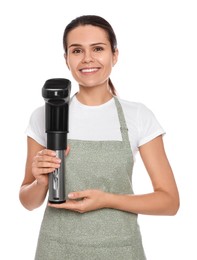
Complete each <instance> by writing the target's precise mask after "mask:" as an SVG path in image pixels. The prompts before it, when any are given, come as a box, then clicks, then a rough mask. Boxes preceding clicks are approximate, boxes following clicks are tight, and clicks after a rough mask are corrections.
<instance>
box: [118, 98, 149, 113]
mask: <svg viewBox="0 0 197 260" xmlns="http://www.w3.org/2000/svg"><path fill="white" fill-rule="evenodd" d="M118 100H119V102H120V104H121V106H122V109H123V112H124V113H125V116H127V115H130V116H131V115H132V116H134V117H147V116H149V115H150V116H152V115H153V112H152V111H151V110H150V108H148V107H147V106H146V105H145V104H143V103H140V102H134V101H128V100H124V99H121V98H118Z"/></svg>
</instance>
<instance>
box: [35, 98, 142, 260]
mask: <svg viewBox="0 0 197 260" xmlns="http://www.w3.org/2000/svg"><path fill="white" fill-rule="evenodd" d="M114 100H115V105H116V108H117V113H118V116H119V122H120V131H121V135H122V141H83V140H68V145H69V146H70V147H71V150H70V153H69V155H68V156H67V158H66V193H67V194H68V193H70V192H73V191H82V190H87V189H100V190H103V191H105V192H110V193H117V194H133V189H132V183H131V175H132V170H133V156H132V151H131V147H130V141H129V137H128V129H127V126H126V122H125V118H124V114H123V111H122V107H121V105H120V103H119V101H118V99H117V98H116V97H114ZM111 259H113V260H120V259H122V260H145V259H146V257H145V254H144V250H143V246H142V239H141V233H140V230H139V226H138V222H137V215H136V214H132V213H128V212H124V211H120V210H116V209H99V210H96V211H91V212H87V213H83V214H81V213H78V212H72V211H69V210H64V209H54V208H50V207H47V208H46V210H45V214H44V218H43V221H42V225H41V229H40V234H39V239H38V244H37V250H36V256H35V260H111Z"/></svg>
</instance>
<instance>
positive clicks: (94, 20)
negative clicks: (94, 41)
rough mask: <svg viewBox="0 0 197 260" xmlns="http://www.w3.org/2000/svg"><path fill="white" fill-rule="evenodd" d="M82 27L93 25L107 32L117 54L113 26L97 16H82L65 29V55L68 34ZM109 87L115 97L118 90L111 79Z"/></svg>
mask: <svg viewBox="0 0 197 260" xmlns="http://www.w3.org/2000/svg"><path fill="white" fill-rule="evenodd" d="M80 25H93V26H97V27H100V28H102V29H104V30H105V32H106V33H107V35H108V39H109V42H110V45H111V50H112V52H113V53H115V51H116V48H117V40H116V35H115V33H114V30H113V28H112V26H111V25H110V24H109V23H108V22H107V21H106V20H105V19H104V18H102V17H100V16H97V15H82V16H79V17H77V18H75V19H74V20H72V21H71V22H70V23H69V24H68V25H67V26H66V28H65V30H64V35H63V46H64V50H65V53H66V54H67V36H68V33H69V32H70V31H72V30H73V29H75V28H76V27H78V26H80ZM109 86H110V89H111V92H112V94H113V95H116V89H115V87H114V85H113V83H112V81H111V79H110V78H109Z"/></svg>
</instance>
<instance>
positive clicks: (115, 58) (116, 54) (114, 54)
mask: <svg viewBox="0 0 197 260" xmlns="http://www.w3.org/2000/svg"><path fill="white" fill-rule="evenodd" d="M118 54H119V51H118V49H117V48H116V50H115V52H114V53H113V66H114V65H115V64H116V62H117V61H118Z"/></svg>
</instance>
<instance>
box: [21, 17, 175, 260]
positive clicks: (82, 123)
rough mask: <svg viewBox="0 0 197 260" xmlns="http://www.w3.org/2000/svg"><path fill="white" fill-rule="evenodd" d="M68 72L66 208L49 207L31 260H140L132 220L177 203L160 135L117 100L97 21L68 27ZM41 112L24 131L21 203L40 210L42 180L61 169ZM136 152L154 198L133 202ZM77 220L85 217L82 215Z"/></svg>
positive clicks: (104, 30)
mask: <svg viewBox="0 0 197 260" xmlns="http://www.w3.org/2000/svg"><path fill="white" fill-rule="evenodd" d="M63 44H64V49H65V60H66V64H67V66H68V68H69V70H70V71H71V73H72V75H73V77H74V79H75V80H76V81H77V82H78V84H79V91H78V93H76V95H74V96H73V98H72V99H71V102H70V115H69V118H70V122H69V134H68V139H69V140H68V144H69V149H67V151H66V156H67V158H66V174H67V176H66V191H67V198H68V199H67V201H66V202H65V203H62V204H48V206H47V207H46V211H45V214H44V218H43V221H42V225H41V230H40V235H39V239H38V245H37V250H36V256H35V259H37V260H38V259H39V260H45V259H46V260H49V259H53V260H55V259H58V260H59V259H60V260H61V259H77V260H78V259H80V260H81V259H88V260H89V259H103V260H107V259H125V260H127V259H128V260H129V259H131V260H144V259H146V257H145V253H144V249H143V244H142V239H141V233H140V229H139V226H138V222H137V215H138V214H147V215H175V214H176V213H177V210H178V208H179V195H178V190H177V187H176V183H175V179H174V177H173V172H172V169H171V167H170V164H169V162H168V159H167V156H166V154H165V150H164V146H163V140H162V135H163V134H164V131H163V129H162V128H161V126H160V124H159V123H158V121H157V120H156V118H155V117H154V115H153V113H152V112H151V111H150V110H149V109H148V108H146V107H145V106H144V105H143V104H140V103H135V102H128V101H124V100H121V99H119V98H117V96H116V91H115V88H114V86H113V84H112V82H111V80H110V73H111V70H112V68H113V66H114V65H115V64H116V62H117V60H118V49H117V42H116V36H115V34H114V31H113V29H112V27H111V26H110V24H109V23H108V22H107V21H106V20H104V19H103V18H101V17H99V16H94V15H87V16H81V17H78V18H76V19H74V20H73V21H71V23H70V24H68V25H67V27H66V29H65V32H64V37H63ZM43 122H44V107H41V108H38V109H37V110H36V111H35V112H34V113H33V114H32V116H31V119H30V123H29V126H28V128H27V135H28V138H27V142H28V154H27V162H26V173H25V177H24V180H23V183H22V186H21V189H20V200H21V203H22V204H23V205H24V207H26V208H27V209H29V210H33V209H35V208H37V207H39V206H40V205H41V204H42V203H43V202H44V200H45V198H46V195H47V191H48V174H49V173H50V172H52V171H54V170H55V168H58V167H60V163H61V162H60V160H59V159H58V158H56V154H55V152H54V151H51V150H47V149H45V147H46V135H45V131H44V128H45V126H44V123H43ZM137 151H139V152H140V155H141V158H142V160H143V162H144V165H145V167H146V169H147V172H148V174H149V176H150V179H151V182H152V185H153V192H152V193H149V194H142V195H135V194H134V193H133V189H132V181H131V176H132V169H133V163H134V156H135V154H136V152H137ZM82 213H83V214H82Z"/></svg>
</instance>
